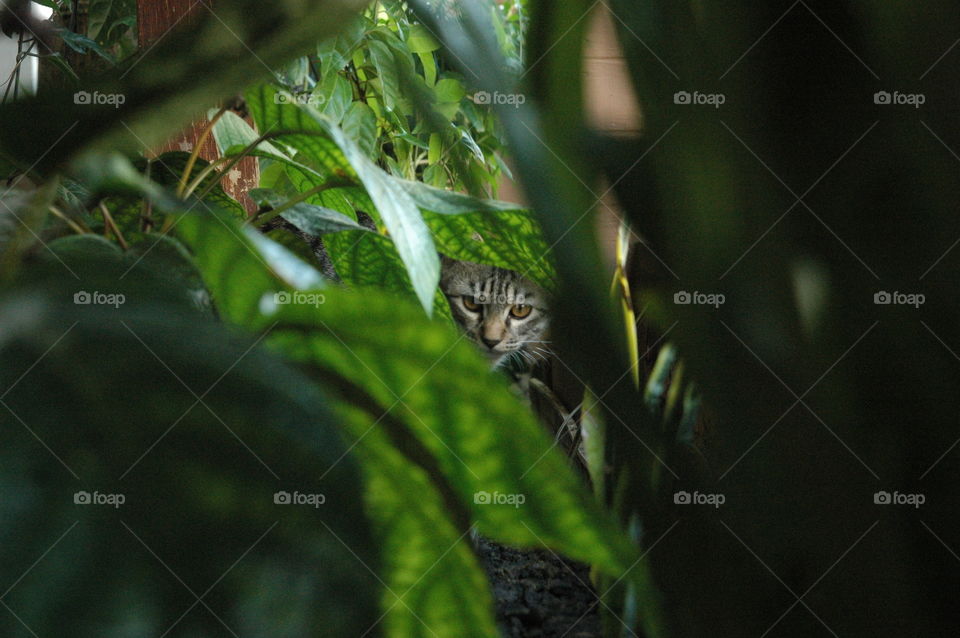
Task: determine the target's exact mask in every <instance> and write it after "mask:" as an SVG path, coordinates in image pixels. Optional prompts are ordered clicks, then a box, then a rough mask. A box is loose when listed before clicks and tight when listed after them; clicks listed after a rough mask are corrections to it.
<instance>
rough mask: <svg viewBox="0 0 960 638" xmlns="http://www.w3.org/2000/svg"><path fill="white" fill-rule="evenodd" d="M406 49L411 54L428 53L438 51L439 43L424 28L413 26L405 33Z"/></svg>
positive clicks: (418, 25)
mask: <svg viewBox="0 0 960 638" xmlns="http://www.w3.org/2000/svg"><path fill="white" fill-rule="evenodd" d="M407 47H408V48H409V49H410V51H411V52H412V53H430V52H432V51H436V50H437V49H439V48H440V43H439V42H438V41H437V39H436V38H434V37H433V34H432V33H430V30H429V29H427V28H426V27H425V26H423V25H422V24H414V25H411V26H410V31H409V32H408V33H407Z"/></svg>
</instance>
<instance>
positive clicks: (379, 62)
mask: <svg viewBox="0 0 960 638" xmlns="http://www.w3.org/2000/svg"><path fill="white" fill-rule="evenodd" d="M367 47H368V50H369V51H370V61H371V62H372V63H373V66H374V67H375V68H376V70H377V78H379V80H380V91H381V97H382V98H383V105H384V106H385V107H386V108H387V110H388V111H392V110H394V109H395V108H396V107H397V100H399V99H400V80H399V79H398V76H397V63H396V61H395V59H394V54H393V51H392V50H391V49H390V47H389V46H387V44H385V43H384V42H381V41H379V40H370V41H369V42H368V44H367Z"/></svg>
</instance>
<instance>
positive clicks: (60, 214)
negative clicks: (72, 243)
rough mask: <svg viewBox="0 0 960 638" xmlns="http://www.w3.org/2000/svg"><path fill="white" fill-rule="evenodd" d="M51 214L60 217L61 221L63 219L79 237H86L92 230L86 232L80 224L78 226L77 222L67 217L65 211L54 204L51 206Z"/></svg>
mask: <svg viewBox="0 0 960 638" xmlns="http://www.w3.org/2000/svg"><path fill="white" fill-rule="evenodd" d="M50 212H51V213H53V214H54V215H56V216H57V217H59V218H60V219H62V220H63V221H64V222H66V224H67V226H69V227H70V228H72V229H73V231H74V232H75V233H77V234H78V235H85V234H87V233H89V232H90V229H86V230H84V229H83V228H82V227H81V226H80V225H79V224H77V222H75V221H73V220H72V219H70V218H69V217H67V215H66V214H65V213H64V212H63V211H61V210H60V209H59V208H57V207H56V206H54V205H53V204H51V205H50Z"/></svg>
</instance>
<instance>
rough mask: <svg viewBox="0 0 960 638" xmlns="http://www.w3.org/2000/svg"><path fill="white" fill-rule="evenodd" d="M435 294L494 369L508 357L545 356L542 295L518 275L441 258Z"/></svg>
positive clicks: (532, 284) (545, 299)
mask: <svg viewBox="0 0 960 638" xmlns="http://www.w3.org/2000/svg"><path fill="white" fill-rule="evenodd" d="M441 263H442V267H443V269H442V272H441V276H440V289H441V290H443V293H444V294H445V295H446V296H447V300H448V301H449V302H450V309H451V310H452V312H453V317H454V319H455V320H456V321H457V323H459V324H460V326H461V327H463V329H464V331H465V332H466V333H467V336H469V337H470V338H471V339H472V340H473V341H474V342H475V343H476V344H477V345H478V346H479V347H480V349H481V351H482V352H483V353H484V354H485V355H486V356H487V358H488V359H490V361H491V363H492V364H493V365H494V366H496V365H499V364H501V363H503V362H504V361H505V360H506V359H507V357H510V356H511V355H513V356H517V357H521V358H524V359H527V360H530V361H532V360H534V358H535V355H536V354H537V353H542V352H543V351H545V349H546V348H545V347H544V345H543V344H545V343H546V341H545V340H546V338H547V337H546V332H547V326H548V318H549V315H548V312H547V296H546V294H545V293H544V291H543V289H541V288H540V287H539V286H537V285H536V284H534V283H533V282H531V281H529V280H528V279H525V278H523V277H521V276H520V275H519V274H517V273H515V272H513V271H510V270H504V269H503V268H496V267H494V266H483V265H480V264H473V263H470V262H465V261H455V260H453V259H449V258H447V257H442V259H441Z"/></svg>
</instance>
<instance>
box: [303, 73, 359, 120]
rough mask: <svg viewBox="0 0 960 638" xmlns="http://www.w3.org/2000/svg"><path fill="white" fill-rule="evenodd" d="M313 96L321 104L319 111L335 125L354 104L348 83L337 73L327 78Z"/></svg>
mask: <svg viewBox="0 0 960 638" xmlns="http://www.w3.org/2000/svg"><path fill="white" fill-rule="evenodd" d="M313 95H314V97H315V98H316V100H317V101H319V102H321V107H320V110H321V111H322V112H323V113H326V114H327V115H329V116H330V118H331V119H332V120H333V121H334V122H337V123H339V122H340V121H341V120H343V118H344V117H345V116H346V114H347V111H348V109H349V108H350V106H351V105H352V104H354V102H353V87H352V85H351V84H350V81H349V80H347V79H346V78H344V77H343V76H341V75H339V74H337V73H334V74H332V75H330V76H328V77H327V78H326V79H325V81H324V84H323V85H322V86H318V87H317V89H316V90H315V91H314V93H313Z"/></svg>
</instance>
